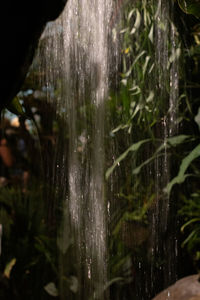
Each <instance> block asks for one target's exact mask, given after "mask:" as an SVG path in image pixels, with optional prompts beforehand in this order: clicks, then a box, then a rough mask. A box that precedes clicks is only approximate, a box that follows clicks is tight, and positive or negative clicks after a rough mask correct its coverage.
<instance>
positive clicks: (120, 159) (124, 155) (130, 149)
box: [106, 139, 150, 179]
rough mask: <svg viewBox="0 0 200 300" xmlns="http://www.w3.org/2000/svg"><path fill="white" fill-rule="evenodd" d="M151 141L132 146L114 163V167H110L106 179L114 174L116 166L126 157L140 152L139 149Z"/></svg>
mask: <svg viewBox="0 0 200 300" xmlns="http://www.w3.org/2000/svg"><path fill="white" fill-rule="evenodd" d="M149 141H150V139H146V140H142V141H139V142H137V143H135V144H133V145H131V146H130V147H129V148H128V149H127V150H126V151H125V152H124V153H122V154H121V155H120V156H119V157H118V158H117V159H116V161H115V162H114V164H113V165H112V167H110V168H109V169H108V170H107V172H106V179H108V177H109V176H110V175H111V174H112V172H113V170H114V169H115V168H116V166H117V165H118V164H119V163H120V162H121V161H122V160H123V159H125V158H126V156H127V155H128V154H129V152H136V151H138V149H139V148H140V147H141V146H142V145H143V144H145V143H147V142H149Z"/></svg>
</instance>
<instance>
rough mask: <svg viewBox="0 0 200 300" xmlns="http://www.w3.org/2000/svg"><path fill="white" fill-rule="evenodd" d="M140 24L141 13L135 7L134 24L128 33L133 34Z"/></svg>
mask: <svg viewBox="0 0 200 300" xmlns="http://www.w3.org/2000/svg"><path fill="white" fill-rule="evenodd" d="M140 24H141V15H140V12H139V10H138V9H137V10H136V19H135V24H134V26H133V29H132V30H131V33H130V34H134V33H135V32H136V31H137V30H138V28H139V27H140Z"/></svg>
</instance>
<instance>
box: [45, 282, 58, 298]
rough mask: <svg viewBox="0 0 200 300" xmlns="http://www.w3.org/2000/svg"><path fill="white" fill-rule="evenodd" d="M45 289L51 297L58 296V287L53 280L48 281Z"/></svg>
mask: <svg viewBox="0 0 200 300" xmlns="http://www.w3.org/2000/svg"><path fill="white" fill-rule="evenodd" d="M44 289H45V291H46V292H47V293H48V294H49V295H50V296H52V297H58V295H59V294H58V289H57V288H56V286H55V283H54V282H49V283H48V284H47V285H45V287H44Z"/></svg>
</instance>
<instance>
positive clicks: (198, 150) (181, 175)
mask: <svg viewBox="0 0 200 300" xmlns="http://www.w3.org/2000/svg"><path fill="white" fill-rule="evenodd" d="M199 156H200V144H199V145H198V146H196V147H195V148H194V149H193V150H192V151H191V152H190V153H189V154H188V155H187V156H186V157H185V158H184V159H183V160H182V162H181V165H180V168H179V172H178V175H177V176H176V177H175V178H173V179H172V180H171V181H170V182H169V183H168V185H167V187H166V189H165V191H166V192H167V193H168V194H170V192H171V189H172V187H173V186H174V185H175V184H181V183H183V182H184V181H185V179H186V178H187V177H188V176H191V175H189V174H185V172H186V170H187V168H188V167H189V165H190V164H191V162H192V161H193V160H194V159H196V158H197V157H199Z"/></svg>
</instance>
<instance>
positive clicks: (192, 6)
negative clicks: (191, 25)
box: [178, 0, 200, 18]
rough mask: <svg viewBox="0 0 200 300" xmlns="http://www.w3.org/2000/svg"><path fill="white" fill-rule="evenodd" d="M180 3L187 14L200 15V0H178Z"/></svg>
mask: <svg viewBox="0 0 200 300" xmlns="http://www.w3.org/2000/svg"><path fill="white" fill-rule="evenodd" d="M178 4H179V6H180V7H181V9H182V10H183V11H184V12H185V13H186V14H192V15H194V16H195V17H198V18H199V17H200V3H199V0H178Z"/></svg>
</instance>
